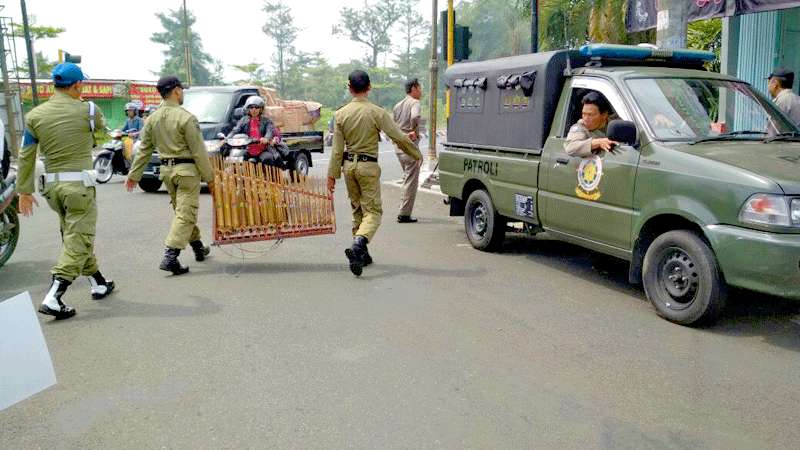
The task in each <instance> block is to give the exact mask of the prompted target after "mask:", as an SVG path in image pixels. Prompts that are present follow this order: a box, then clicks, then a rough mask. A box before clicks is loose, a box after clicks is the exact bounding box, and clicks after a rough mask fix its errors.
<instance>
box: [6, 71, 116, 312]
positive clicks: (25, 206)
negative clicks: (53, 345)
mask: <svg viewBox="0 0 800 450" xmlns="http://www.w3.org/2000/svg"><path fill="white" fill-rule="evenodd" d="M84 79H85V77H84V76H83V72H82V71H81V69H80V67H78V66H76V65H75V64H71V63H64V64H59V65H58V66H56V67H55V68H54V69H53V82H54V84H55V87H56V92H55V95H53V97H52V98H51V99H50V100H48V101H47V103H44V104H43V105H41V106H38V107H36V108H34V109H33V110H32V111H31V112H30V113H28V115H27V117H26V118H25V136H24V138H23V144H22V145H23V148H22V151H21V152H20V156H19V193H20V194H19V209H20V212H21V213H22V214H23V215H25V216H30V215H31V214H33V205H34V204H36V205H38V203H37V202H36V200H35V199H34V197H33V195H32V193H33V190H34V184H35V181H34V177H35V175H34V172H35V166H36V155H37V151H38V153H40V154H41V155H42V156H43V157H44V161H45V171H46V173H45V175H44V177H45V184H44V190H43V195H44V196H45V198H46V199H47V203H48V205H50V208H51V209H53V211H55V212H56V214H58V218H59V222H60V225H61V239H62V242H63V246H62V248H61V256H59V258H58V263H57V264H56V265H55V267H53V269H52V274H53V281H52V284H51V285H50V290H49V291H48V292H47V295H46V296H45V298H44V301H43V302H42V306H41V308H40V309H39V312H40V313H42V314H47V315H51V316H55V318H56V319H66V318H68V317H72V316H74V315H75V309H74V308H70V307H69V306H67V305H65V304H64V302H63V301H62V296H63V295H64V293H65V292H66V291H67V287H69V285H70V284H72V282H73V281H74V280H75V279H76V278H78V277H79V276H81V275H84V276H88V277H89V282H90V283H91V286H92V288H91V294H92V298H94V299H96V300H99V299H101V298H104V297H106V296H107V295H108V294H110V293H111V291H113V290H114V282H113V281H111V280H106V279H105V278H103V275H102V274H101V273H100V270H99V268H98V264H97V258H95V256H94V237H95V226H96V223H97V204H96V202H95V199H96V193H95V188H94V185H95V176H94V174H93V173H92V172H90V169H91V168H92V147H94V130H95V129H96V128H101V129H103V128H105V122H104V120H103V114H102V113H101V112H100V110H99V109H97V107H95V105H94V104H93V103H91V102H82V101H81V99H80V97H81V88H82V85H83V83H82V82H83V80H84Z"/></svg>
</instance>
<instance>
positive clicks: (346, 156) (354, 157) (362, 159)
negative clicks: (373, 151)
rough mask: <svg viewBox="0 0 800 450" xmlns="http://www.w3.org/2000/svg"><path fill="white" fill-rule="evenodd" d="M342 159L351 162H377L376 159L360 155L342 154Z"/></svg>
mask: <svg viewBox="0 0 800 450" xmlns="http://www.w3.org/2000/svg"><path fill="white" fill-rule="evenodd" d="M344 159H346V160H348V161H351V162H356V161H359V162H375V163H376V162H378V158H376V157H374V156H369V155H362V154H360V153H347V152H345V153H344Z"/></svg>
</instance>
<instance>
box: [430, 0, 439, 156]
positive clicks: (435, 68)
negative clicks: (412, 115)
mask: <svg viewBox="0 0 800 450" xmlns="http://www.w3.org/2000/svg"><path fill="white" fill-rule="evenodd" d="M431 3H433V14H431V61H430V69H431V87H430V94H429V95H428V110H429V111H428V163H429V164H431V167H433V164H434V163H433V161H435V160H436V159H437V158H438V156H437V155H436V116H437V114H436V110H437V100H438V94H437V91H438V84H439V52H438V50H437V48H436V47H437V46H438V45H439V42H438V39H439V38H438V24H437V19H438V18H439V5H438V2H437V0H433V1H432V2H431Z"/></svg>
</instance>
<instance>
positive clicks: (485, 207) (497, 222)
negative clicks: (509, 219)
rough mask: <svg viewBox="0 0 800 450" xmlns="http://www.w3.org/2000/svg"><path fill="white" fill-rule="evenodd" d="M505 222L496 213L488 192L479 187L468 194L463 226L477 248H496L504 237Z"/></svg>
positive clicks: (483, 249) (488, 249)
mask: <svg viewBox="0 0 800 450" xmlns="http://www.w3.org/2000/svg"><path fill="white" fill-rule="evenodd" d="M505 227H506V223H505V220H503V216H501V215H500V214H498V213H497V209H496V208H495V207H494V204H493V203H492V198H491V196H489V193H488V192H486V191H484V190H483V189H479V190H477V191H475V192H473V193H472V194H470V196H469V198H468V199H467V205H466V209H465V211H464V228H465V229H466V231H467V238H468V239H469V242H470V243H471V244H472V246H473V247H475V248H476V249H478V250H482V251H487V252H488V251H494V250H498V249H499V248H500V246H501V245H502V244H503V240H504V239H505V232H506V231H505V230H506V228H505Z"/></svg>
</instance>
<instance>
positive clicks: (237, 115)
mask: <svg viewBox="0 0 800 450" xmlns="http://www.w3.org/2000/svg"><path fill="white" fill-rule="evenodd" d="M242 117H244V108H236V109H234V110H233V119H234V120H239V119H241V118H242Z"/></svg>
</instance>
